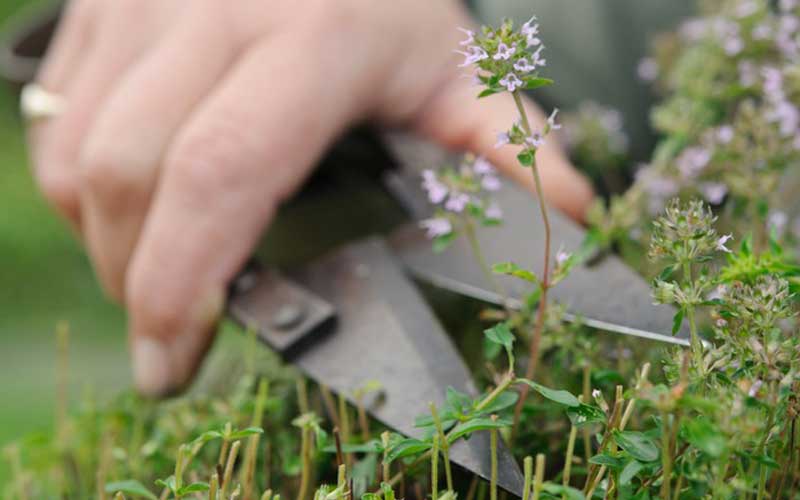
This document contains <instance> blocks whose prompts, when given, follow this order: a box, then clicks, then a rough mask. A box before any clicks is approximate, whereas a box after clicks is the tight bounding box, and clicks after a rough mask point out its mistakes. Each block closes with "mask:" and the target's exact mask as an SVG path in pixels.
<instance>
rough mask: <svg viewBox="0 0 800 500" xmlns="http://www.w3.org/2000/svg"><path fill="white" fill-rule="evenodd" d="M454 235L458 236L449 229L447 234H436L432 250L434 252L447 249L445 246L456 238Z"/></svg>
mask: <svg viewBox="0 0 800 500" xmlns="http://www.w3.org/2000/svg"><path fill="white" fill-rule="evenodd" d="M456 236H458V233H456V232H455V231H450V232H449V233H447V234H443V235H441V236H437V237H436V238H434V239H433V251H434V252H435V253H441V252H444V251H445V250H447V247H449V246H450V245H451V244H452V243H453V242H454V241H455V240H456Z"/></svg>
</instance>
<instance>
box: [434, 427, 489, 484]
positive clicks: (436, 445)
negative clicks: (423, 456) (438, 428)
mask: <svg viewBox="0 0 800 500" xmlns="http://www.w3.org/2000/svg"><path fill="white" fill-rule="evenodd" d="M437 498H439V435H438V434H434V435H433V446H432V448H431V500H436V499H437ZM492 500H495V499H494V498H493V499H492Z"/></svg>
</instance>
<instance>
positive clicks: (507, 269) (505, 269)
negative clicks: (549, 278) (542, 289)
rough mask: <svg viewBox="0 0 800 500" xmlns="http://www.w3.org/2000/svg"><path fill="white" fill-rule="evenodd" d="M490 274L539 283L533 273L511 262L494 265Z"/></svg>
mask: <svg viewBox="0 0 800 500" xmlns="http://www.w3.org/2000/svg"><path fill="white" fill-rule="evenodd" d="M492 272H493V273H495V274H507V275H509V276H514V277H515V278H519V279H522V280H525V281H527V282H529V283H535V284H538V283H539V278H537V277H536V275H535V274H534V273H532V272H531V271H528V270H527V269H523V268H521V267H519V266H518V265H516V264H514V263H513V262H500V263H497V264H494V265H493V266H492Z"/></svg>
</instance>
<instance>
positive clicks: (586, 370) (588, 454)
mask: <svg viewBox="0 0 800 500" xmlns="http://www.w3.org/2000/svg"><path fill="white" fill-rule="evenodd" d="M591 377H592V370H591V367H590V366H589V364H588V363H587V364H586V365H584V367H583V396H582V397H583V401H589V397H590V396H591V393H592V386H591V384H592V381H591ZM583 458H584V461H585V463H586V464H587V465H588V464H589V459H590V458H592V435H591V433H590V432H589V426H584V427H583Z"/></svg>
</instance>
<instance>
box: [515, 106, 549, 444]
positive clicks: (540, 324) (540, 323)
mask: <svg viewBox="0 0 800 500" xmlns="http://www.w3.org/2000/svg"><path fill="white" fill-rule="evenodd" d="M512 95H513V96H514V104H516V106H517V111H518V112H519V116H520V120H521V122H522V128H523V130H524V132H525V134H526V135H528V136H531V135H532V134H533V131H532V129H531V125H530V122H529V121H528V114H527V112H526V111H525V106H524V104H523V103H522V97H521V95H520V93H519V91H517V92H512ZM533 153H534V154H533V164H532V165H531V172H532V174H533V183H534V186H535V187H536V197H537V198H538V200H539V210H540V212H541V216H542V221H543V222H544V269H543V272H542V278H541V287H542V294H541V297H539V308H538V311H537V313H536V326H535V328H534V331H533V335H532V336H531V345H530V355H529V358H530V359H528V367H527V369H526V371H525V378H526V379H528V380H533V377H534V374H535V373H536V365H537V364H538V361H539V345H540V344H541V338H542V330H543V329H544V318H545V312H546V310H547V290H548V288H549V287H550V281H549V280H550V278H549V274H550V240H551V236H550V217H549V215H548V212H547V204H546V203H545V200H544V189H543V188H542V180H541V179H540V178H539V167H538V166H537V164H536V154H535V153H536V152H535V151H534V152H533ZM529 392H530V387H529V386H527V385H525V386H523V387H522V393H521V394H520V398H519V400H518V401H517V406H516V407H515V408H514V424H513V425H512V427H511V436H512V439H511V441H512V442H513V437H514V436H515V435H516V430H517V426H518V425H519V420H520V417H521V416H522V408H523V407H524V406H525V400H526V399H527V398H528V393H529Z"/></svg>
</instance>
